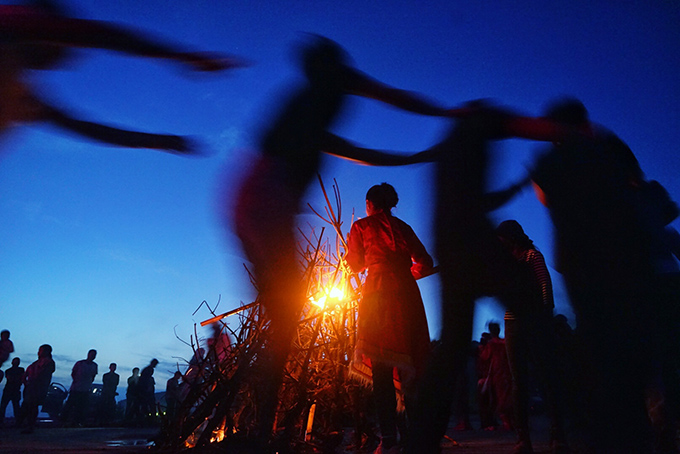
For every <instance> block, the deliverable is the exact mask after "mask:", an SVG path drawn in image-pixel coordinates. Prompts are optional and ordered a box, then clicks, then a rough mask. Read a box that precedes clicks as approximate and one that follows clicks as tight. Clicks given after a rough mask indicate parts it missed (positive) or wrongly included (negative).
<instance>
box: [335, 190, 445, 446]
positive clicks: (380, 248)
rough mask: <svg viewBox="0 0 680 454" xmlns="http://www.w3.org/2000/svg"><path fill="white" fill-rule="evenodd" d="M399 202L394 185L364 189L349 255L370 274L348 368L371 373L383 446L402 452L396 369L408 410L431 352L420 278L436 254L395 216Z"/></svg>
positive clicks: (355, 265) (353, 263)
mask: <svg viewBox="0 0 680 454" xmlns="http://www.w3.org/2000/svg"><path fill="white" fill-rule="evenodd" d="M398 201H399V197H398V196H397V192H396V191H395V190H394V187H392V185H389V184H387V183H382V184H380V185H376V186H373V187H371V188H370V189H369V190H368V192H367V193H366V214H367V215H368V216H367V217H365V218H362V219H359V220H357V221H356V222H354V224H352V227H351V229H350V232H349V238H348V239H347V252H346V254H345V260H346V261H347V263H348V264H349V266H350V268H351V269H352V270H353V271H354V272H355V273H361V272H363V271H366V273H367V274H366V281H365V282H364V285H363V287H362V299H361V301H360V302H359V314H358V320H357V339H356V346H355V350H354V358H353V362H352V366H351V367H350V370H351V371H355V370H358V371H359V372H360V373H361V375H360V376H361V377H364V376H368V375H369V374H370V375H371V376H372V382H373V398H374V401H375V405H376V410H377V415H378V422H379V425H380V432H381V437H382V441H381V448H380V449H382V451H381V452H385V453H388V452H393V451H395V450H399V448H398V446H397V441H398V439H397V401H396V397H395V388H394V382H393V371H394V369H396V370H397V372H398V376H399V378H400V381H401V383H402V387H403V388H402V389H403V391H404V397H405V403H406V410H407V411H408V407H409V406H410V404H411V402H412V400H413V398H414V395H415V388H416V381H417V379H418V378H419V377H420V376H421V375H422V372H423V370H424V367H425V364H426V361H427V356H428V354H429V351H430V335H429V331H428V327H427V318H426V316H425V308H424V306H423V300H422V298H421V296H420V290H419V289H418V284H417V283H416V278H419V277H422V276H424V275H426V274H430V273H431V270H432V265H433V263H432V257H430V255H429V254H428V253H427V251H426V250H425V247H424V246H423V244H422V243H421V242H420V239H418V237H417V236H416V234H415V233H414V232H413V229H412V228H411V227H410V226H409V225H408V224H406V223H405V222H404V221H402V220H401V219H398V218H396V217H394V216H393V215H392V208H394V207H395V206H396V205H397V202H398ZM365 369H368V370H367V371H364V370H365ZM405 436H406V434H405V433H402V434H401V437H402V438H404V437H405ZM395 452H396V451H395Z"/></svg>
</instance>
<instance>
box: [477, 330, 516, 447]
mask: <svg viewBox="0 0 680 454" xmlns="http://www.w3.org/2000/svg"><path fill="white" fill-rule="evenodd" d="M489 334H490V336H489V340H488V341H487V342H486V344H485V345H484V347H483V348H481V350H480V353H479V360H480V361H481V362H482V363H483V364H485V365H486V364H488V365H489V369H488V372H487V375H486V378H485V381H484V384H483V387H485V388H486V390H482V393H487V394H488V400H489V402H490V407H491V409H492V411H493V413H494V415H498V417H499V418H500V420H501V423H502V428H503V429H505V430H512V429H513V423H512V410H513V407H512V404H513V402H512V374H511V372H510V365H509V364H508V354H507V352H506V350H505V339H503V338H501V337H500V334H501V325H500V324H499V323H497V322H491V323H489ZM494 419H495V418H494ZM494 428H495V427H493V426H492V427H489V426H486V427H484V429H494ZM518 454H519V453H518ZM522 454H524V453H522Z"/></svg>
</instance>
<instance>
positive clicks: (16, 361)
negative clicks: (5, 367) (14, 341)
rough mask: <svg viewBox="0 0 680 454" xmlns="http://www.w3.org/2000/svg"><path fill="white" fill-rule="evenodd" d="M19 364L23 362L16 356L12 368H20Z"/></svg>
mask: <svg viewBox="0 0 680 454" xmlns="http://www.w3.org/2000/svg"><path fill="white" fill-rule="evenodd" d="M19 364H21V360H20V359H19V357H16V356H15V357H14V358H12V366H14V367H18V366H19Z"/></svg>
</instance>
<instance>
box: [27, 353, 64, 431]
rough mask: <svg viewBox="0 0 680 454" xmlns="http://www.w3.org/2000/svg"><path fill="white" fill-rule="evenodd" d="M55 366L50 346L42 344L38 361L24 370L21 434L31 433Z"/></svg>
mask: <svg viewBox="0 0 680 454" xmlns="http://www.w3.org/2000/svg"><path fill="white" fill-rule="evenodd" d="M55 370H56V365H55V363H54V360H53V359H52V346H51V345H48V344H43V345H41V346H40V348H39V349H38V359H37V360H36V361H34V362H33V363H31V365H30V366H28V367H27V368H26V373H25V374H24V400H23V402H22V403H21V415H20V419H21V421H22V422H21V423H19V424H18V425H22V423H23V425H25V427H24V429H23V430H22V431H21V433H32V432H33V430H34V428H35V423H36V420H37V419H38V407H39V406H41V405H42V404H43V403H44V402H45V398H46V397H47V391H48V390H49V389H50V383H51V381H52V374H53V373H54V371H55Z"/></svg>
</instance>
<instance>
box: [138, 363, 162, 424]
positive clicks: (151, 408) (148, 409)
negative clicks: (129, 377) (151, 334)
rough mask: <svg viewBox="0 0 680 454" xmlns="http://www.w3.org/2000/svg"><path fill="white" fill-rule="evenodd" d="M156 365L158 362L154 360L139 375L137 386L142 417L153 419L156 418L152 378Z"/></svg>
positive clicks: (154, 389) (154, 391) (154, 382)
mask: <svg viewBox="0 0 680 454" xmlns="http://www.w3.org/2000/svg"><path fill="white" fill-rule="evenodd" d="M157 365H158V360H157V359H156V358H154V359H152V360H151V363H150V364H149V365H148V366H146V367H145V368H144V369H142V372H141V373H140V374H139V382H138V384H137V386H138V390H139V404H140V407H141V411H142V415H143V416H144V417H151V418H153V417H155V416H156V388H155V385H156V381H155V380H154V378H153V371H154V368H155V367H156V366H157Z"/></svg>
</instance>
